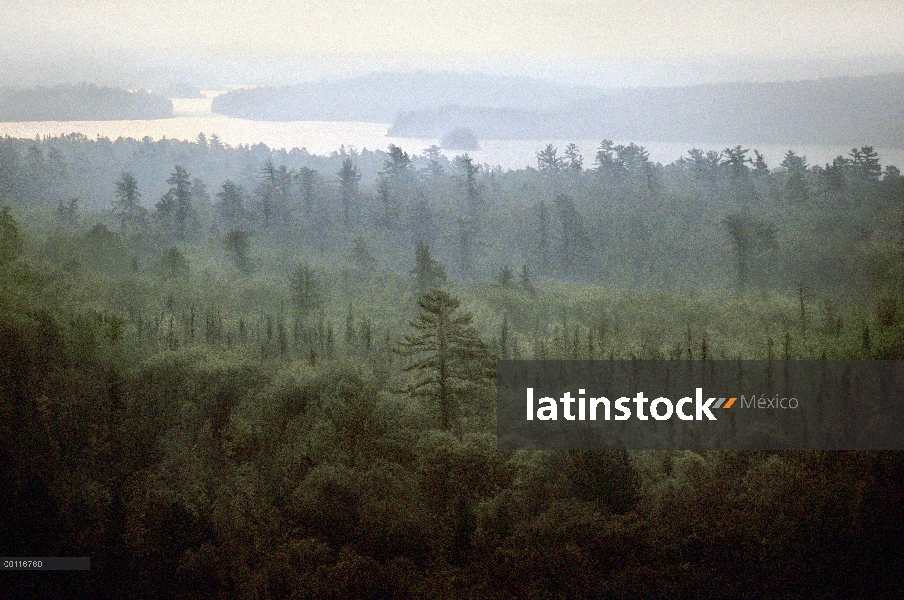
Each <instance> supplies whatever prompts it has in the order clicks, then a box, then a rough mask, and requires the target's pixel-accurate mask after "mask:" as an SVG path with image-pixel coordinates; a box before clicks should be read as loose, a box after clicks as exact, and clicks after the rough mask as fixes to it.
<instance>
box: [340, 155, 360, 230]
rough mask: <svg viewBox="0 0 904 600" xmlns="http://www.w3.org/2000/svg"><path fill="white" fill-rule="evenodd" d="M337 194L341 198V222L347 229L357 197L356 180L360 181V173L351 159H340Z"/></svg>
mask: <svg viewBox="0 0 904 600" xmlns="http://www.w3.org/2000/svg"><path fill="white" fill-rule="evenodd" d="M338 176H339V196H340V197H341V199H342V223H343V225H344V226H345V229H346V230H347V229H348V228H349V226H350V225H351V218H352V211H353V210H354V204H355V202H356V201H357V199H358V182H359V181H361V173H360V172H359V171H358V167H356V166H355V163H353V162H352V159H350V158H346V159H345V160H343V161H342V168H341V169H339V173H338Z"/></svg>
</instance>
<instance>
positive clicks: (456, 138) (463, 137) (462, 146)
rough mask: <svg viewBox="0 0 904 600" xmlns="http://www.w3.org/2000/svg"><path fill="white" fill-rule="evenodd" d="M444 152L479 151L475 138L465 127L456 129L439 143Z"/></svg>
mask: <svg viewBox="0 0 904 600" xmlns="http://www.w3.org/2000/svg"><path fill="white" fill-rule="evenodd" d="M439 145H440V146H441V147H442V148H443V149H444V150H468V151H472V150H480V144H479V143H478V142H477V136H475V135H474V132H473V131H471V130H470V129H468V128H467V127H456V128H455V129H453V130H452V131H450V132H449V133H447V134H446V135H444V136H443V137H442V139H440V141H439Z"/></svg>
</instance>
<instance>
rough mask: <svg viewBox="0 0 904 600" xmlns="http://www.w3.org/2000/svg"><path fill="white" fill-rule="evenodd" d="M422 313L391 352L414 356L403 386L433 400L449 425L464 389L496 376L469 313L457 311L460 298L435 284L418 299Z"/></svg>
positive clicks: (482, 384) (445, 425) (416, 395)
mask: <svg viewBox="0 0 904 600" xmlns="http://www.w3.org/2000/svg"><path fill="white" fill-rule="evenodd" d="M419 305H420V309H421V311H420V313H419V314H418V316H417V318H416V319H415V320H414V321H410V322H409V325H410V326H411V327H412V328H414V329H415V330H416V333H415V334H414V335H406V336H405V338H404V339H403V340H401V341H399V343H398V345H397V347H396V348H394V352H395V353H396V354H399V355H401V356H408V357H415V358H416V360H415V362H413V363H412V364H410V365H408V366H407V367H405V371H407V372H409V373H412V375H413V381H411V382H410V383H409V384H408V385H407V386H406V387H405V388H404V391H405V392H406V393H408V394H409V395H411V396H412V397H413V398H425V399H427V400H428V401H430V402H432V403H434V404H436V406H437V407H438V408H439V412H440V427H441V428H442V429H443V430H448V429H450V428H451V427H452V425H453V423H454V421H455V420H456V412H457V405H458V402H459V401H460V399H461V398H462V397H463V396H464V395H465V394H466V393H468V392H470V391H474V390H475V389H477V388H481V387H485V386H487V385H488V384H489V383H490V381H491V380H492V378H493V376H494V368H493V363H492V361H491V355H490V353H489V352H488V350H487V347H486V345H485V344H484V343H483V342H482V341H481V340H480V337H479V335H478V334H477V332H476V331H475V330H474V329H473V328H472V327H469V325H470V324H471V315H470V314H467V313H465V314H457V312H456V311H457V310H458V308H459V306H460V302H459V300H458V299H457V298H453V297H452V296H450V295H449V294H447V293H446V292H443V291H441V290H435V291H433V292H430V293H429V294H427V295H426V296H425V297H424V298H423V299H421V301H420V302H419Z"/></svg>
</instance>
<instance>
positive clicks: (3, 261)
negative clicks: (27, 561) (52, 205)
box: [0, 206, 22, 267]
mask: <svg viewBox="0 0 904 600" xmlns="http://www.w3.org/2000/svg"><path fill="white" fill-rule="evenodd" d="M21 254H22V238H21V236H20V235H19V226H18V225H17V224H16V220H15V219H14V218H13V215H12V213H11V212H10V210H9V207H8V206H4V207H3V208H0V267H2V266H5V265H8V264H10V263H11V262H13V261H15V260H16V259H17V258H19V256H20V255H21Z"/></svg>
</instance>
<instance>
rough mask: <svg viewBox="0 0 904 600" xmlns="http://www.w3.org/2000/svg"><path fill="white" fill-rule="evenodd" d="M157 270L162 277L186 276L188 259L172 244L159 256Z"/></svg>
mask: <svg viewBox="0 0 904 600" xmlns="http://www.w3.org/2000/svg"><path fill="white" fill-rule="evenodd" d="M157 271H158V273H160V276H161V277H163V278H164V279H177V278H179V277H186V276H187V275H188V273H189V264H188V259H187V258H185V256H184V255H183V254H182V252H181V251H179V249H178V248H176V247H175V246H172V247H171V248H169V249H168V250H167V251H166V252H164V253H163V256H162V257H160V262H159V263H158V264H157Z"/></svg>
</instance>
